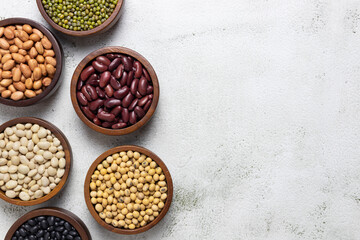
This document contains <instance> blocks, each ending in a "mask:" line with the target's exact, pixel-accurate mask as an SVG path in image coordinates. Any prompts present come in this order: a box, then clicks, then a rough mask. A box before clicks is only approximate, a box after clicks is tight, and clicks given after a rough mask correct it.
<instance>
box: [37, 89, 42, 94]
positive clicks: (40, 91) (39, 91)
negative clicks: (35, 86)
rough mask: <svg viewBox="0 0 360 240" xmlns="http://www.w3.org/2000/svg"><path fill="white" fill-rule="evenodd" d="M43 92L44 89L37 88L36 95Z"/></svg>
mask: <svg viewBox="0 0 360 240" xmlns="http://www.w3.org/2000/svg"><path fill="white" fill-rule="evenodd" d="M42 92H43V90H42V89H39V90H36V91H35V93H36V95H39V94H40V93H42Z"/></svg>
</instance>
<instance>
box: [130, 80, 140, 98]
mask: <svg viewBox="0 0 360 240" xmlns="http://www.w3.org/2000/svg"><path fill="white" fill-rule="evenodd" d="M138 84H139V79H136V78H135V79H134V80H133V81H132V82H131V85H130V91H131V93H132V94H133V95H135V94H136V91H137V88H138Z"/></svg>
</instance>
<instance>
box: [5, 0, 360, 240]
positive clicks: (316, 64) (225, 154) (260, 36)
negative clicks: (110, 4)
mask: <svg viewBox="0 0 360 240" xmlns="http://www.w3.org/2000/svg"><path fill="white" fill-rule="evenodd" d="M0 6H1V10H0V16H1V17H6V18H7V17H15V16H23V17H28V18H31V19H34V20H37V21H39V22H41V23H44V24H46V22H45V21H44V20H43V18H42V17H41V15H40V13H39V12H38V10H37V7H36V4H35V1H34V0H23V1H7V0H0ZM46 25H47V24H46ZM56 35H57V36H58V37H59V39H60V41H61V43H62V45H63V48H64V53H65V57H66V64H65V70H64V72H63V75H62V77H63V78H64V79H63V80H64V81H63V84H62V86H61V88H60V89H59V90H58V92H57V93H56V94H55V95H54V96H53V97H51V99H49V100H48V101H47V102H44V103H41V104H39V105H37V106H33V107H28V108H24V109H15V108H11V107H5V106H0V122H5V121H7V120H10V119H12V118H15V117H20V116H35V117H40V118H44V119H46V120H48V121H50V122H52V123H54V124H55V125H57V126H58V127H59V128H60V129H61V130H62V131H63V132H64V133H65V134H66V136H67V137H68V139H69V141H70V143H71V145H72V148H73V156H74V160H73V166H72V171H71V174H70V177H69V180H68V184H67V186H66V188H65V189H64V191H62V192H61V194H60V195H58V196H57V197H55V198H54V199H53V200H51V201H49V202H47V203H45V204H42V205H41V206H38V207H44V206H58V207H63V208H66V209H68V210H70V211H72V212H74V213H75V214H77V215H78V216H79V217H81V218H82V219H83V220H84V221H85V223H86V224H87V225H88V226H89V229H90V231H91V234H92V236H93V239H95V240H99V239H239V240H240V239H241V240H250V239H251V240H252V239H254V240H260V239H273V240H275V239H276V240H278V239H280V240H281V239H301V240H304V239H326V240H335V239H336V240H357V239H360V148H359V139H360V123H359V119H360V80H359V79H360V61H359V59H360V58H359V56H360V3H359V1H356V0H341V1H339V0H327V1H320V0H290V1H286V0H241V1H240V0H226V1H215V0H197V1H193V0H183V1H166V0H152V1H140V0H127V1H126V3H125V11H124V14H123V16H122V17H121V19H120V21H119V23H118V24H116V25H115V26H114V27H113V28H112V29H111V30H110V31H109V32H107V33H106V34H104V35H102V36H96V37H89V38H86V39H77V38H71V37H67V36H64V35H61V34H60V33H57V32H56ZM111 45H119V46H126V47H129V48H132V49H134V50H136V51H138V52H140V53H141V54H143V55H144V56H145V57H146V58H147V59H148V60H149V61H150V62H151V64H152V65H153V67H154V68H155V70H156V72H157V74H158V77H159V81H160V87H161V96H160V103H159V106H158V109H157V112H156V114H155V116H154V118H153V119H152V121H151V122H150V123H149V124H148V125H146V126H145V127H144V128H142V129H141V130H140V131H138V132H136V133H133V134H131V135H128V136H124V137H109V136H104V135H101V134H99V133H96V132H94V131H92V130H90V129H88V128H87V127H86V126H85V125H84V124H83V123H82V122H81V121H80V120H79V118H78V117H77V115H76V114H75V111H74V110H73V108H72V105H71V102H70V93H69V88H70V80H71V76H72V73H73V71H74V69H75V67H76V65H77V64H78V62H79V61H80V60H81V59H82V58H83V57H85V56H86V55H87V54H88V53H89V52H90V51H93V50H96V49H98V48H100V47H104V46H111ZM121 144H137V145H141V146H144V147H146V148H149V149H151V150H152V151H154V152H155V153H156V154H158V155H159V156H160V157H161V158H162V159H163V160H164V162H165V163H166V164H167V166H168V167H169V169H170V171H171V173H172V176H173V180H174V186H175V190H174V193H175V196H174V201H173V205H172V207H171V209H170V211H169V213H168V215H167V216H166V217H165V218H164V220H163V221H161V222H160V223H159V224H158V225H157V226H156V227H154V228H153V229H151V230H150V231H148V232H146V233H143V234H140V235H137V236H120V235H116V234H112V233H110V232H108V231H106V230H104V229H102V228H101V227H100V226H99V225H98V224H97V223H96V222H95V220H94V219H93V218H92V217H91V215H90V213H89V212H88V211H87V208H86V206H85V202H84V199H83V181H84V178H85V174H86V171H87V169H88V167H89V166H90V164H91V163H92V161H93V160H94V159H95V158H96V157H97V156H98V155H100V154H101V153H102V152H104V151H105V150H107V149H109V148H112V147H115V146H118V145H121ZM31 209H34V207H17V206H11V205H9V204H7V203H5V202H3V201H1V202H0V237H4V236H5V233H6V231H7V230H8V228H9V227H10V226H11V224H12V223H13V222H14V221H15V220H16V219H17V218H18V217H20V216H21V215H23V214H25V213H26V212H28V211H30V210H31Z"/></svg>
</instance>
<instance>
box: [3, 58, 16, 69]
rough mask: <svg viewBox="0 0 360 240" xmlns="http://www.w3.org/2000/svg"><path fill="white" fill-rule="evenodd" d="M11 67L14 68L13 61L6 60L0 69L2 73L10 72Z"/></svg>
mask: <svg viewBox="0 0 360 240" xmlns="http://www.w3.org/2000/svg"><path fill="white" fill-rule="evenodd" d="M13 67H15V61H14V60H8V61H7V62H6V63H4V65H3V67H2V69H3V70H4V71H8V70H11V69H12V68H13Z"/></svg>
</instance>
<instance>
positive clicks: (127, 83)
mask: <svg viewBox="0 0 360 240" xmlns="http://www.w3.org/2000/svg"><path fill="white" fill-rule="evenodd" d="M134 74H135V73H134V71H131V72H129V76H128V79H127V81H126V85H128V86H129V87H130V86H131V82H132V81H133V79H134Z"/></svg>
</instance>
